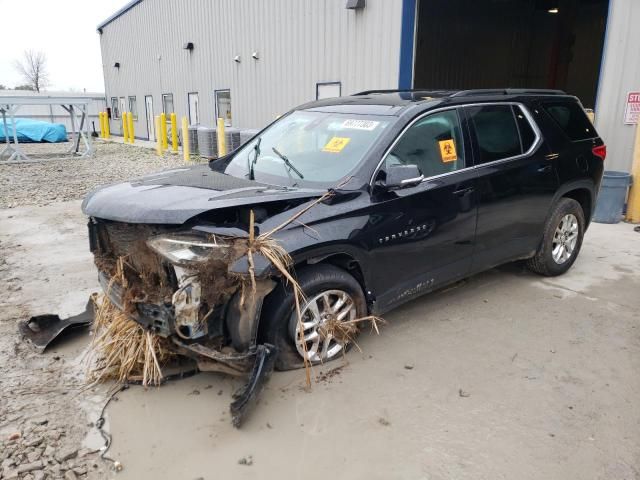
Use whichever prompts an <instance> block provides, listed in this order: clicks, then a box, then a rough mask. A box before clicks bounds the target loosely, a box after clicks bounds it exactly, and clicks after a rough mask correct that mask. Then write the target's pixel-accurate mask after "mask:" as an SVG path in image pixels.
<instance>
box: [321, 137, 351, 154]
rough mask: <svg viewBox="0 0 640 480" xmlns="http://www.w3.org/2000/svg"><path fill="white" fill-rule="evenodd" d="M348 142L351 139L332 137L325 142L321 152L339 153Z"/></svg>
mask: <svg viewBox="0 0 640 480" xmlns="http://www.w3.org/2000/svg"><path fill="white" fill-rule="evenodd" d="M350 141H351V139H350V138H347V137H333V138H332V139H331V140H329V141H328V142H327V144H326V145H325V146H324V148H323V149H322V151H323V152H329V153H340V152H341V151H342V150H343V149H344V147H346V146H347V143H349V142H350Z"/></svg>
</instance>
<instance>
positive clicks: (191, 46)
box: [182, 42, 193, 51]
mask: <svg viewBox="0 0 640 480" xmlns="http://www.w3.org/2000/svg"><path fill="white" fill-rule="evenodd" d="M182 48H184V49H185V50H189V51H192V50H193V42H187V43H185V44H183V45H182Z"/></svg>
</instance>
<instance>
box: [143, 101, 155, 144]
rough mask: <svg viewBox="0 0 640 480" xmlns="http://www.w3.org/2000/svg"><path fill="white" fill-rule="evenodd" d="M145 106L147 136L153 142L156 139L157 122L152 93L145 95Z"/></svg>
mask: <svg viewBox="0 0 640 480" xmlns="http://www.w3.org/2000/svg"><path fill="white" fill-rule="evenodd" d="M144 106H145V112H146V116H147V138H148V139H149V141H151V142H155V141H156V123H155V117H154V116H153V97H152V96H151V95H145V97H144Z"/></svg>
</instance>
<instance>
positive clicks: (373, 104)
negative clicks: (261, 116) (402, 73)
mask: <svg viewBox="0 0 640 480" xmlns="http://www.w3.org/2000/svg"><path fill="white" fill-rule="evenodd" d="M538 96H568V95H567V94H566V93H565V92H563V91H562V90H545V89H520V88H506V89H478V90H426V89H415V90H366V91H364V92H359V93H355V94H353V95H350V96H346V97H336V98H327V99H325V100H317V101H315V102H309V103H306V104H304V105H301V106H299V107H298V108H297V110H314V111H327V112H329V111H330V112H336V113H340V112H344V113H360V114H369V115H399V114H400V112H401V111H403V110H404V109H405V108H407V107H408V106H410V105H415V104H420V103H430V102H431V103H433V104H434V106H435V105H437V104H441V103H443V102H447V103H463V102H465V103H466V102H469V101H483V100H484V101H488V100H491V101H500V100H503V101H507V100H512V99H514V98H517V97H538Z"/></svg>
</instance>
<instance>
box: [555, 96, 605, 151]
mask: <svg viewBox="0 0 640 480" xmlns="http://www.w3.org/2000/svg"><path fill="white" fill-rule="evenodd" d="M542 108H543V110H544V111H545V112H547V113H548V114H549V116H550V117H551V119H552V120H553V122H554V123H555V124H556V125H557V126H558V127H560V129H561V130H562V131H563V132H564V133H565V135H566V136H567V137H569V138H570V139H571V140H572V141H574V142H575V141H579V140H587V139H590V138H595V137H597V136H598V134H597V133H596V130H595V128H593V125H592V124H591V121H590V120H589V117H587V114H586V113H585V111H584V110H583V109H582V107H581V106H580V105H579V104H578V103H574V102H553V103H543V104H542Z"/></svg>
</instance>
